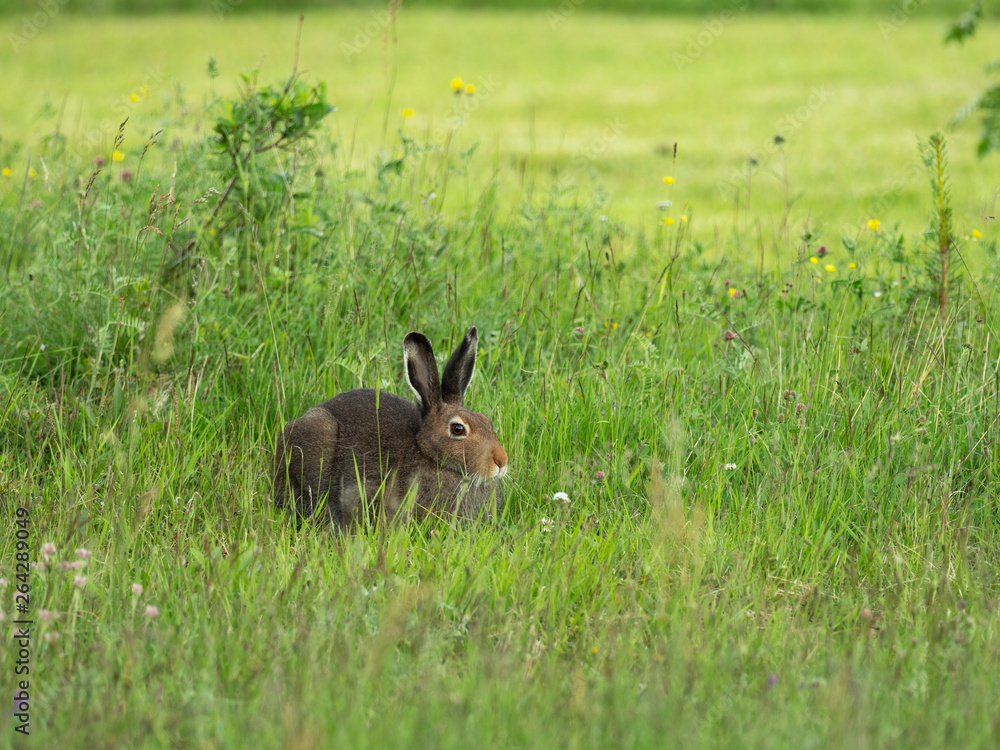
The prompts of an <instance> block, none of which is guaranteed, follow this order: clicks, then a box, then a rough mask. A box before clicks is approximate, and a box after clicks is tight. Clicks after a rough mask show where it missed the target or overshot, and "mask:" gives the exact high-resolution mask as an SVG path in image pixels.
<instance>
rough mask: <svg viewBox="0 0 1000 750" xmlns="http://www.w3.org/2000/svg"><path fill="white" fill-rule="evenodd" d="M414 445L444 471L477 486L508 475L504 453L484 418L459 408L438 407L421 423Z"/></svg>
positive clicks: (445, 405) (474, 412) (491, 427)
mask: <svg viewBox="0 0 1000 750" xmlns="http://www.w3.org/2000/svg"><path fill="white" fill-rule="evenodd" d="M417 445H418V446H419V447H420V450H421V451H422V452H423V453H424V455H426V456H431V457H433V458H435V459H436V460H437V461H438V462H439V463H440V464H441V466H442V467H443V468H446V469H449V470H451V471H456V472H459V473H461V474H463V475H464V476H466V477H469V478H470V479H473V480H474V481H478V482H487V481H491V480H496V479H500V478H501V477H503V475H504V474H506V473H507V452H506V451H505V450H504V449H503V446H502V445H500V441H499V440H497V436H496V434H495V433H494V432H493V425H492V424H490V420H489V419H487V418H486V417H485V416H484V415H482V414H480V413H479V412H476V411H470V410H468V409H463V408H462V407H460V406H454V405H451V404H441V405H440V406H439V407H438V409H436V410H435V412H434V413H432V414H429V415H428V417H427V418H426V419H425V420H424V424H423V426H422V427H421V428H420V432H419V433H417Z"/></svg>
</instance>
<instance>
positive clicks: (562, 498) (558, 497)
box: [552, 492, 570, 505]
mask: <svg viewBox="0 0 1000 750" xmlns="http://www.w3.org/2000/svg"><path fill="white" fill-rule="evenodd" d="M552 500H553V502H557V503H563V504H565V505H569V502H570V499H569V495H567V494H566V493H565V492H557V493H555V494H554V495H553V496H552Z"/></svg>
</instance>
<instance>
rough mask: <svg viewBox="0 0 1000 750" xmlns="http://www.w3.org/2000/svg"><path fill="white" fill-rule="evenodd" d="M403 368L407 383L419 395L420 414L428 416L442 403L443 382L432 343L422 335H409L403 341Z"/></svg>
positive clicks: (415, 333)
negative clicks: (439, 375) (440, 378)
mask: <svg viewBox="0 0 1000 750" xmlns="http://www.w3.org/2000/svg"><path fill="white" fill-rule="evenodd" d="M403 368H404V369H405V370H406V382H407V383H409V384H410V388H411V389H413V392H414V393H415V394H417V400H418V401H419V402H420V413H421V414H423V415H426V414H427V412H429V411H430V410H431V409H432V408H433V407H435V406H437V405H438V404H440V403H441V382H440V381H439V380H438V369H437V362H435V361H434V349H433V348H432V347H431V342H430V341H429V340H428V339H427V337H426V336H424V334H422V333H417V332H415V331H414V332H413V333H408V334H406V338H405V339H403Z"/></svg>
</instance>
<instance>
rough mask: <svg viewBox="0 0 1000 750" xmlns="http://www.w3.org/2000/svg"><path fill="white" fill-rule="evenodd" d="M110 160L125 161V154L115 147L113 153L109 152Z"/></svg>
mask: <svg viewBox="0 0 1000 750" xmlns="http://www.w3.org/2000/svg"><path fill="white" fill-rule="evenodd" d="M111 161H125V154H123V153H122V152H121V151H119V150H118V149H115V150H114V153H112V154H111Z"/></svg>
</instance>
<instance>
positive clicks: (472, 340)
mask: <svg viewBox="0 0 1000 750" xmlns="http://www.w3.org/2000/svg"><path fill="white" fill-rule="evenodd" d="M478 345H479V336H478V334H477V333H476V327H475V326H472V328H470V329H469V330H468V331H466V333H465V338H464V339H462V343H461V344H459V345H458V348H457V349H455V351H453V352H452V353H451V357H450V358H449V359H448V364H446V365H445V366H444V375H443V376H442V377H441V400H442V401H444V402H445V403H446V404H455V405H456V406H461V405H462V401H463V400H464V399H465V391H466V389H467V388H468V387H469V383H471V382H472V376H473V375H475V374H476V348H477V347H478Z"/></svg>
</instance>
